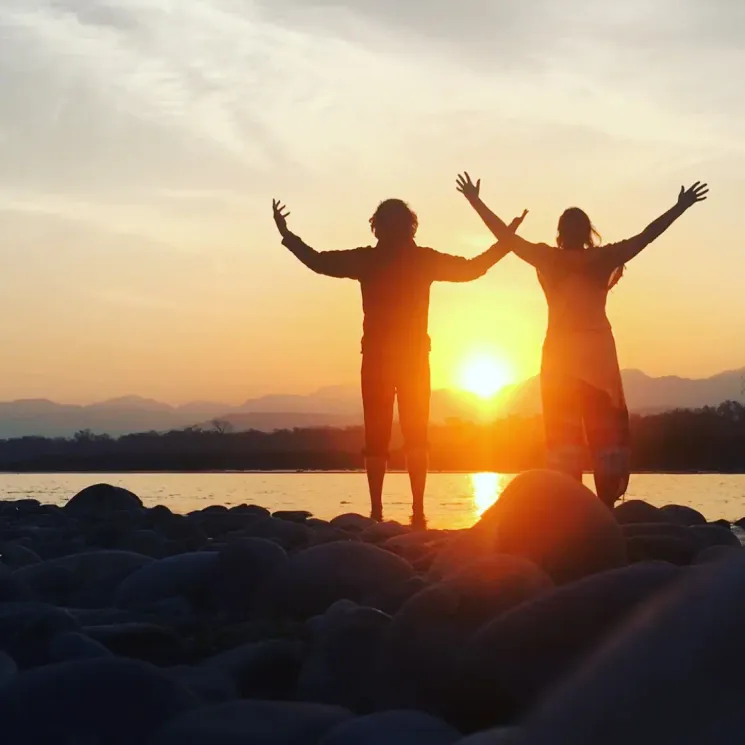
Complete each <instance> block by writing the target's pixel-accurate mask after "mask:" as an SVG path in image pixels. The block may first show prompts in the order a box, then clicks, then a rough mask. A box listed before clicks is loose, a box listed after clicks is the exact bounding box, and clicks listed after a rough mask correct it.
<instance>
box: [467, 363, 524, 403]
mask: <svg viewBox="0 0 745 745" xmlns="http://www.w3.org/2000/svg"><path fill="white" fill-rule="evenodd" d="M513 380H514V376H513V373H512V370H511V369H510V367H509V365H507V364H506V363H505V362H504V361H502V360H500V359H498V358H497V357H494V356H492V355H489V354H480V355H474V356H472V357H469V358H468V359H467V360H466V361H465V363H464V364H463V368H462V370H461V374H460V387H461V388H463V389H464V390H466V391H470V392H471V393H475V394H476V395H477V396H481V397H482V398H491V397H492V396H494V395H495V394H496V393H498V392H499V391H500V390H502V388H504V387H505V386H506V385H509V384H510V383H512V382H513Z"/></svg>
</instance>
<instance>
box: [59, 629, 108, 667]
mask: <svg viewBox="0 0 745 745" xmlns="http://www.w3.org/2000/svg"><path fill="white" fill-rule="evenodd" d="M99 657H109V658H111V657H113V655H112V653H111V652H110V651H109V650H108V649H106V647H104V645H103V644H100V643H99V642H97V641H95V640H94V639H91V638H90V637H89V636H87V635H86V634H83V633H80V632H78V631H65V632H63V633H61V634H57V635H56V636H53V637H52V638H51V640H50V641H49V661H50V662H53V663H54V662H70V661H72V660H92V659H98V658H99Z"/></svg>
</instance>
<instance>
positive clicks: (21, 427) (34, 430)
mask: <svg viewBox="0 0 745 745" xmlns="http://www.w3.org/2000/svg"><path fill="white" fill-rule="evenodd" d="M623 379H624V385H625V388H626V397H627V400H628V403H629V408H630V409H631V410H632V411H634V412H637V413H653V412H657V411H666V410H669V409H674V408H700V407H702V406H707V405H709V406H716V405H717V404H719V403H721V402H722V401H726V400H736V401H742V400H744V399H745V395H743V390H742V387H743V381H745V368H744V369H742V370H733V371H728V372H723V373H719V374H718V375H714V376H712V377H710V378H705V379H688V378H679V377H674V376H667V377H661V378H653V377H650V376H649V375H646V374H645V373H643V372H641V371H639V370H625V371H624V372H623ZM540 406H541V397H540V381H539V379H538V378H537V377H535V378H531V379H529V380H527V381H525V382H523V383H520V384H517V385H513V386H509V387H507V388H505V389H504V390H503V391H501V392H500V394H499V395H498V396H497V397H496V398H495V399H494V400H493V401H490V402H489V403H488V404H485V402H484V401H482V400H481V399H479V398H478V397H477V396H475V395H473V394H470V393H465V392H462V391H456V390H437V391H434V392H433V394H432V407H431V409H432V420H433V421H434V422H443V421H446V420H448V419H464V420H476V421H478V420H481V421H483V420H487V419H492V418H495V417H499V416H506V415H533V414H538V413H540V410H541V408H540ZM216 419H219V420H221V421H226V422H228V423H229V424H230V425H231V426H232V427H233V428H234V429H236V430H243V429H259V430H264V431H271V430H274V429H279V428H287V429H292V428H294V427H316V426H332V427H345V426H351V425H355V424H360V423H361V422H362V404H361V401H360V394H359V390H358V388H357V387H356V386H333V387H328V388H322V389H320V390H318V391H316V392H314V393H311V394H309V395H291V394H288V395H269V396H262V397H259V398H252V399H249V400H247V401H245V402H243V403H242V404H240V405H237V406H236V405H230V404H224V403H219V402H209V401H204V402H203V401H199V402H191V403H188V404H184V405H182V406H171V405H169V404H165V403H162V402H160V401H154V400H152V399H146V398H140V397H138V396H124V397H122V398H116V399H112V400H109V401H102V402H99V403H95V404H90V405H88V406H79V405H71V404H58V403H55V402H53V401H48V400H45V399H30V400H20V401H10V402H6V403H0V438H10V437H23V436H32V435H41V436H45V437H68V436H70V435H72V434H74V433H75V432H77V431H80V430H85V429H89V430H92V431H93V432H95V433H97V434H104V433H106V434H110V435H122V434H129V433H132V432H147V431H152V430H155V431H166V430H171V429H183V428H184V427H189V426H194V425H202V426H210V422H211V421H213V420H216Z"/></svg>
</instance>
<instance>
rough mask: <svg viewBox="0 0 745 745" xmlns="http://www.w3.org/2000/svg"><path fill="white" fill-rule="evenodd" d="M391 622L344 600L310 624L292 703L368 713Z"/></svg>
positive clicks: (372, 703) (373, 610) (372, 701)
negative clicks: (383, 641) (296, 700)
mask: <svg viewBox="0 0 745 745" xmlns="http://www.w3.org/2000/svg"><path fill="white" fill-rule="evenodd" d="M390 620H391V619H390V617H389V616H387V615H386V614H385V613H382V612H381V611H379V610H376V609H374V608H366V607H362V606H359V605H356V604H355V603H352V602H350V601H347V600H342V601H339V602H338V603H335V604H334V605H333V606H332V607H331V608H329V610H328V611H327V612H326V613H325V614H324V615H323V616H317V617H316V618H313V619H311V620H310V621H309V622H308V624H307V625H308V631H309V637H310V638H309V644H308V653H307V654H306V657H305V661H304V663H303V667H302V670H301V671H300V676H299V678H298V682H297V689H296V696H297V698H299V699H300V700H302V701H313V702H316V703H323V704H337V705H339V706H344V707H346V708H348V709H351V710H352V711H356V712H367V711H371V710H372V708H373V706H374V704H375V702H376V701H377V698H378V694H377V687H378V682H377V679H376V669H375V665H376V660H377V655H378V647H379V646H380V639H381V637H382V635H383V633H384V631H385V629H386V627H387V626H388V624H389V623H390Z"/></svg>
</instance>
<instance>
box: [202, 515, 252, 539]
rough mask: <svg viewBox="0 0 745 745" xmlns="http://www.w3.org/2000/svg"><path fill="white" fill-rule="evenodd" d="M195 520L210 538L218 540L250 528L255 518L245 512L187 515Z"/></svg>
mask: <svg viewBox="0 0 745 745" xmlns="http://www.w3.org/2000/svg"><path fill="white" fill-rule="evenodd" d="M189 518H190V519H191V520H195V521H196V522H197V523H198V524H199V525H200V526H201V528H202V530H203V531H204V532H205V534H206V535H207V536H208V537H210V538H220V537H223V536H226V535H227V534H229V533H235V532H238V531H241V530H245V529H246V528H250V527H251V525H253V523H254V522H255V521H256V518H255V517H254V516H253V515H251V514H249V513H246V512H229V511H228V510H224V511H222V512H205V511H202V512H192V513H191V514H190V515H189Z"/></svg>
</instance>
